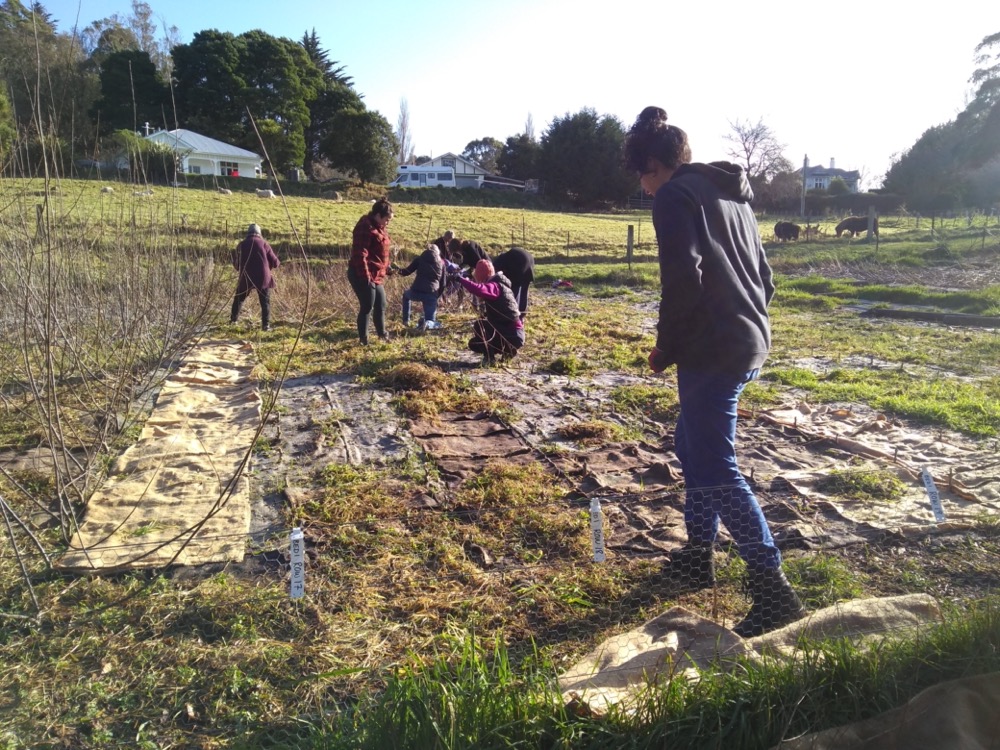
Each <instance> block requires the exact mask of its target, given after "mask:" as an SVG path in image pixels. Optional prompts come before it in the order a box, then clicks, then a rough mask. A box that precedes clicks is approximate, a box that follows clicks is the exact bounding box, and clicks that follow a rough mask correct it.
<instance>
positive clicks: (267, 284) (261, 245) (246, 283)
mask: <svg viewBox="0 0 1000 750" xmlns="http://www.w3.org/2000/svg"><path fill="white" fill-rule="evenodd" d="M233 265H234V266H235V267H236V270H237V271H239V272H240V280H239V282H238V283H237V285H236V291H237V292H248V291H250V290H251V289H274V286H275V284H274V276H272V275H271V269H272V268H277V267H278V266H280V265H281V261H279V260H278V256H277V255H275V254H274V250H272V249H271V246H270V245H269V244H267V240H265V239H264V238H263V237H261V236H260V235H259V234H252V235H250V236H249V237H247V238H246V239H245V240H243V242H241V243H240V245H239V247H237V248H236V252H235V253H233Z"/></svg>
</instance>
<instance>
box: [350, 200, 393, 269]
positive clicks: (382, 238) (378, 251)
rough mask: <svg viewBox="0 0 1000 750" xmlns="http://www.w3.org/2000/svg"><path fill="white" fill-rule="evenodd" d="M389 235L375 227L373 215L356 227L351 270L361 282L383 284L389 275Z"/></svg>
mask: <svg viewBox="0 0 1000 750" xmlns="http://www.w3.org/2000/svg"><path fill="white" fill-rule="evenodd" d="M389 243H390V240H389V233H388V232H387V231H385V228H384V227H383V228H382V229H379V228H378V227H377V226H375V222H374V221H373V220H372V217H371V214H365V215H364V216H362V217H361V219H360V221H358V223H357V224H356V225H355V227H354V241H353V244H352V245H351V260H350V265H351V268H353V269H354V272H355V273H356V274H357V275H358V280H359V281H364V282H365V283H368V284H370V283H372V282H373V281H374V282H375V283H376V284H381V283H382V282H383V281H384V280H385V277H386V274H388V273H389V263H390V259H389Z"/></svg>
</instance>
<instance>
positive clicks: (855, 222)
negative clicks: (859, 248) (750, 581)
mask: <svg viewBox="0 0 1000 750" xmlns="http://www.w3.org/2000/svg"><path fill="white" fill-rule="evenodd" d="M873 230H874V232H875V236H876V237H878V217H877V216H876V217H875V224H874V227H873ZM867 231H868V217H867V216H848V217H847V218H846V219H844V220H843V221H842V222H840V223H839V224H838V225H837V229H836V232H837V236H838V237H839V236H840V235H841V234H843V233H844V232H850V233H851V236H852V237H857V236H858V235H859V234H861V233H862V232H867Z"/></svg>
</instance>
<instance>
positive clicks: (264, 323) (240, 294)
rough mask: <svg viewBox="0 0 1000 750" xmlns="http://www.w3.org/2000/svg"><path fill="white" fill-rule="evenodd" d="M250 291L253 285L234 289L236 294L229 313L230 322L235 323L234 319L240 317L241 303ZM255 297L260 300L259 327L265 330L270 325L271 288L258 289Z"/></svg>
mask: <svg viewBox="0 0 1000 750" xmlns="http://www.w3.org/2000/svg"><path fill="white" fill-rule="evenodd" d="M251 291H253V287H251V288H250V289H244V290H243V291H239V290H237V291H236V296H235V297H233V309H232V311H231V312H230V314H229V322H230V323H235V322H236V319H237V318H238V317H240V308H241V307H243V303H244V302H245V301H246V298H247V297H248V296H249V295H250V292H251ZM257 299H258V300H260V327H261V328H263V329H264V330H265V331H266V330H267V329H268V328H270V327H271V290H270V289H258V290H257Z"/></svg>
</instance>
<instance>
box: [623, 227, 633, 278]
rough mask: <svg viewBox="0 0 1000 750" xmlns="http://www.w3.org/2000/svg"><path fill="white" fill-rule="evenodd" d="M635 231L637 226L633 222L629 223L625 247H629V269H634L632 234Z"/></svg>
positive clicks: (627, 254)
mask: <svg viewBox="0 0 1000 750" xmlns="http://www.w3.org/2000/svg"><path fill="white" fill-rule="evenodd" d="M634 233H635V227H634V226H632V225H631V224H629V225H628V239H627V240H626V244H625V247H626V248H627V250H626V253H625V257H626V258H628V270H629V271H631V270H632V235H633V234H634Z"/></svg>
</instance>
